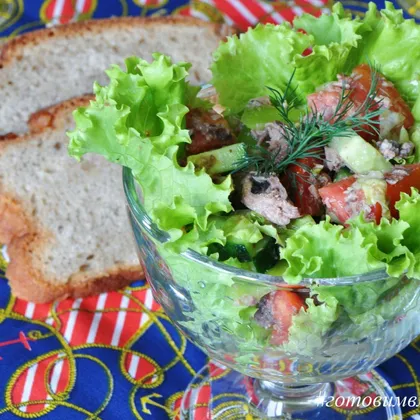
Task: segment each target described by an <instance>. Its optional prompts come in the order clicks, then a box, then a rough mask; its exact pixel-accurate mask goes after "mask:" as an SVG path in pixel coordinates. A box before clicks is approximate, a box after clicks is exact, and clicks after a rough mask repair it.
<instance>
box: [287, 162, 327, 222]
mask: <svg viewBox="0 0 420 420" xmlns="http://www.w3.org/2000/svg"><path fill="white" fill-rule="evenodd" d="M297 162H298V163H299V164H298V165H297V164H295V165H289V166H288V168H287V171H286V174H285V175H284V176H283V177H282V183H283V185H284V186H285V188H286V189H287V191H288V194H289V198H290V199H291V200H292V201H293V203H294V204H295V206H296V207H297V208H298V209H299V212H300V214H301V215H302V216H303V215H306V214H309V215H311V216H321V215H322V214H323V213H324V206H323V204H322V200H321V197H320V196H319V194H318V188H319V187H320V185H319V182H318V180H317V178H316V177H315V175H313V174H312V173H311V169H313V168H314V167H315V166H316V165H319V164H322V160H321V159H317V158H305V159H298V161H297ZM306 168H307V169H306Z"/></svg>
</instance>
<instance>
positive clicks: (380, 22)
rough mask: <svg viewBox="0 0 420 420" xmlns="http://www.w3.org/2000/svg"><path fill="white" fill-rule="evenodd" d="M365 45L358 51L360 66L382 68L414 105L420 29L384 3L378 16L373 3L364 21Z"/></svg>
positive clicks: (419, 82) (419, 81) (419, 90)
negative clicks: (374, 65)
mask: <svg viewBox="0 0 420 420" xmlns="http://www.w3.org/2000/svg"><path fill="white" fill-rule="evenodd" d="M367 28H371V30H370V31H369V30H366V31H365V32H364V33H363V42H360V43H359V46H358V48H357V54H358V62H359V63H363V62H366V60H367V59H369V60H370V61H371V62H373V63H375V64H377V65H379V67H380V71H381V72H382V73H383V74H384V76H385V77H386V78H387V79H389V80H390V81H392V82H393V83H394V84H395V86H396V87H397V89H398V91H399V92H400V93H401V94H402V95H403V96H404V98H405V99H406V100H408V101H409V103H411V104H413V103H414V102H415V101H416V100H417V98H418V97H419V94H420V48H419V45H420V25H417V24H416V22H415V21H414V19H404V17H403V12H402V10H395V7H394V5H393V3H391V2H385V9H383V10H381V11H380V15H378V13H377V8H376V5H375V4H374V3H370V5H369V13H368V14H367V15H366V17H365V26H364V29H367Z"/></svg>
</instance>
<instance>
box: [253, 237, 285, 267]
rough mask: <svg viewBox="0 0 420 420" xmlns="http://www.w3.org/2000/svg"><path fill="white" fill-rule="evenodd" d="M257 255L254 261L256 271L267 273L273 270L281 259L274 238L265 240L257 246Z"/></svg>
mask: <svg viewBox="0 0 420 420" xmlns="http://www.w3.org/2000/svg"><path fill="white" fill-rule="evenodd" d="M255 251H256V255H255V257H254V259H253V261H254V265H255V268H256V270H257V271H258V272H259V273H266V272H267V270H269V269H270V268H273V267H274V266H275V265H276V264H277V263H278V261H279V259H280V251H279V246H278V245H277V244H276V241H275V239H274V238H268V237H267V238H264V239H262V240H261V241H260V242H258V244H257V246H256V249H255Z"/></svg>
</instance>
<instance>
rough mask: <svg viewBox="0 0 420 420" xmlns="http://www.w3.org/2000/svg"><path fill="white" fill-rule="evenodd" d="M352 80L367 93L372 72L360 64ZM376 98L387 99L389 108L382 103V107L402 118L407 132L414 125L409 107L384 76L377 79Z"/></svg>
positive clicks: (366, 66)
mask: <svg viewBox="0 0 420 420" xmlns="http://www.w3.org/2000/svg"><path fill="white" fill-rule="evenodd" d="M352 77H353V79H354V80H355V81H356V82H358V83H359V85H362V86H363V90H364V91H366V94H365V98H366V95H367V92H368V91H369V88H370V84H371V81H372V70H371V68H370V67H369V65H367V64H360V65H359V66H357V67H356V68H355V69H354V70H353V73H352ZM377 88H378V96H379V97H384V98H388V99H389V106H386V104H385V103H384V104H383V106H385V107H387V108H388V109H389V110H390V111H392V112H397V113H399V114H401V115H402V116H403V117H404V122H403V125H404V127H405V128H406V129H407V130H408V129H409V128H411V127H412V126H413V124H414V117H413V115H412V114H411V111H410V108H409V106H408V105H407V104H406V102H405V101H404V99H403V98H402V97H401V95H400V93H399V92H398V90H397V89H396V88H395V86H394V85H393V83H392V82H390V81H388V80H386V79H385V77H384V76H382V75H380V76H379V79H378V86H377Z"/></svg>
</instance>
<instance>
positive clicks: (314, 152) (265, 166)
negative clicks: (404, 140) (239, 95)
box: [235, 67, 382, 174]
mask: <svg viewBox="0 0 420 420" xmlns="http://www.w3.org/2000/svg"><path fill="white" fill-rule="evenodd" d="M294 74H295V72H293V73H292V76H291V77H290V79H289V81H288V83H287V85H286V88H285V90H284V92H283V93H281V92H280V91H278V90H277V89H273V88H270V87H267V88H268V89H269V91H270V92H271V95H270V101H271V104H272V105H273V106H274V107H275V108H276V109H277V110H278V112H279V115H280V121H281V124H282V130H283V135H284V139H285V140H286V143H287V151H286V153H284V155H285V156H284V157H283V158H281V157H280V153H283V152H284V151H283V150H282V149H281V148H279V149H278V150H276V151H269V150H268V149H266V148H265V147H262V146H260V145H255V146H251V147H250V148H249V150H248V153H247V154H246V156H245V157H244V158H243V159H241V161H239V162H238V164H237V167H236V169H235V172H237V171H242V170H245V169H251V168H252V169H253V170H255V171H256V172H257V173H259V174H268V173H277V174H280V173H283V172H284V171H285V170H286V169H287V167H288V166H289V165H292V164H295V165H298V166H301V167H303V169H305V171H309V168H307V167H304V165H302V164H301V163H300V162H299V161H300V160H301V159H305V158H317V159H320V158H321V156H322V153H323V148H324V147H325V146H328V144H329V143H330V142H331V140H332V139H333V138H334V137H348V136H352V135H354V130H355V129H357V130H359V131H364V132H371V131H374V132H376V133H377V134H378V129H377V126H376V124H377V117H378V116H379V115H380V114H381V112H382V109H381V100H377V99H376V97H377V90H378V70H377V69H376V68H375V67H371V85H370V88H369V91H368V94H367V96H366V98H365V100H364V101H363V103H362V104H361V105H359V106H358V107H357V108H355V104H354V102H353V101H352V99H351V97H350V95H351V93H352V90H351V89H349V88H348V87H347V84H346V81H345V80H344V79H343V81H342V88H341V94H340V99H339V102H338V104H337V106H336V108H335V110H334V112H333V115H332V117H331V118H330V119H325V115H324V113H319V112H318V111H317V109H316V108H311V109H310V112H308V113H306V114H305V115H301V116H300V118H299V121H298V122H297V123H296V122H293V121H292V119H291V118H290V111H291V110H292V109H294V108H296V105H297V104H298V98H297V95H296V90H297V87H295V88H293V87H292V85H293V78H294ZM353 108H355V109H353ZM350 110H352V112H351V113H349V111H350ZM348 114H349V115H348Z"/></svg>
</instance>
